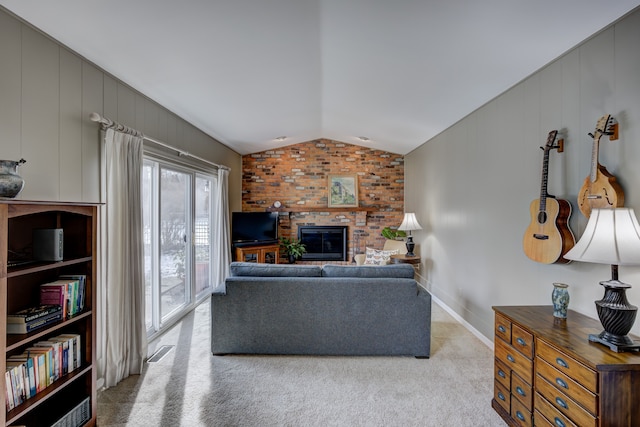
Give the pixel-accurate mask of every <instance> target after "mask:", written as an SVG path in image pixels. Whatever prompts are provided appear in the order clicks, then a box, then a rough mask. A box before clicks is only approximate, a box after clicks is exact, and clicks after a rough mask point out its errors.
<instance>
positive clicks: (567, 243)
mask: <svg viewBox="0 0 640 427" xmlns="http://www.w3.org/2000/svg"><path fill="white" fill-rule="evenodd" d="M557 136H558V131H557V130H552V131H551V132H549V135H548V136H547V143H546V144H545V146H544V147H540V148H541V149H542V150H543V151H544V156H543V161H542V180H541V183H540V198H539V199H536V200H533V201H532V202H531V204H530V205H529V213H530V214H531V222H530V223H529V226H528V227H527V230H526V231H525V233H524V238H523V239H522V246H523V248H524V253H525V254H526V255H527V256H528V257H529V258H530V259H531V260H533V261H536V262H540V263H543V264H553V263H562V264H566V263H568V262H570V261H569V260H568V259H565V258H564V254H566V253H567V252H568V251H569V250H570V249H571V248H573V246H574V245H575V244H576V240H575V237H574V236H573V233H572V232H571V229H570V228H569V217H570V216H571V204H570V203H569V202H568V201H566V200H563V199H557V198H555V197H554V196H552V195H550V194H548V193H547V181H548V175H549V152H550V151H551V150H555V149H557V150H558V152H560V153H561V152H562V151H563V148H564V140H562V139H561V140H559V141H558V143H557V144H555V141H556V137H557Z"/></svg>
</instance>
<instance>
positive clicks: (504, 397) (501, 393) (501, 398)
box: [493, 383, 511, 413]
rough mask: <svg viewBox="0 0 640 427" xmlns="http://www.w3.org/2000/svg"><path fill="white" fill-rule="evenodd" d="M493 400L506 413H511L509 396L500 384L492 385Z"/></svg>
mask: <svg viewBox="0 0 640 427" xmlns="http://www.w3.org/2000/svg"><path fill="white" fill-rule="evenodd" d="M493 398H494V399H495V401H496V402H498V403H499V404H500V406H502V409H504V410H505V411H507V413H508V412H510V411H511V394H510V393H509V390H508V389H506V388H505V387H503V386H502V385H500V383H494V384H493Z"/></svg>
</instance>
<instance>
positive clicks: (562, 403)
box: [556, 397, 569, 409]
mask: <svg viewBox="0 0 640 427" xmlns="http://www.w3.org/2000/svg"><path fill="white" fill-rule="evenodd" d="M556 403H557V404H558V405H560V406H562V407H563V408H564V409H569V407H568V406H567V402H565V401H564V400H562V399H561V398H559V397H556Z"/></svg>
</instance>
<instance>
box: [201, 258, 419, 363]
mask: <svg viewBox="0 0 640 427" xmlns="http://www.w3.org/2000/svg"><path fill="white" fill-rule="evenodd" d="M230 272H231V274H230V276H229V277H228V278H227V279H226V281H225V288H226V289H225V292H224V293H219V294H213V295H212V296H211V351H212V353H213V354H215V355H222V354H232V353H239V354H292V355H293V354H298V355H303V354H306V355H393V356H400V355H405V356H415V357H429V355H430V344H431V295H430V294H429V293H428V292H427V291H426V290H425V289H424V288H422V287H421V286H419V285H418V283H417V282H416V281H415V280H414V278H413V276H414V270H413V267H412V266H411V265H408V264H397V265H386V266H348V265H347V266H344V265H324V266H316V265H290V264H284V265H283V264H254V263H243V262H234V263H232V264H231V267H230Z"/></svg>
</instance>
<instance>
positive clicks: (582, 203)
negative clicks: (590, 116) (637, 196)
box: [578, 114, 624, 218]
mask: <svg viewBox="0 0 640 427" xmlns="http://www.w3.org/2000/svg"><path fill="white" fill-rule="evenodd" d="M617 128H618V124H617V123H616V121H615V119H614V118H613V117H612V116H611V115H609V114H607V115H605V116H602V117H600V119H599V120H598V123H597V124H596V130H595V132H594V133H593V134H591V133H590V134H589V136H590V137H592V138H593V148H592V152H591V173H590V174H589V176H588V177H586V178H585V180H584V184H582V187H581V188H580V192H579V193H578V208H579V209H580V212H582V214H583V215H584V216H586V217H587V218H589V216H591V209H594V208H619V207H622V206H624V192H623V191H622V187H620V184H618V181H617V180H616V177H615V176H613V175H612V174H610V173H609V172H608V171H607V168H605V167H604V166H602V165H601V164H600V163H599V162H598V151H599V144H600V138H601V137H602V135H607V136H608V137H609V140H615V139H618V138H617Z"/></svg>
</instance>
